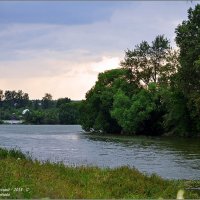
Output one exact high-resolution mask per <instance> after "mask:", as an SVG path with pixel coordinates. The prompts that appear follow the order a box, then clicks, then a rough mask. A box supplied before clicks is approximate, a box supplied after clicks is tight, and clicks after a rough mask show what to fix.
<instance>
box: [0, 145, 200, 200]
mask: <svg viewBox="0 0 200 200" xmlns="http://www.w3.org/2000/svg"><path fill="white" fill-rule="evenodd" d="M192 184H193V185H194V181H183V180H179V181H175V180H164V179H162V178H161V177H159V176H157V175H155V174H153V175H151V176H148V175H145V174H142V173H140V172H139V171H138V170H136V169H134V168H130V167H120V168H115V169H109V168H103V169H100V168H98V167H83V166H82V167H69V166H65V165H64V164H62V163H57V164H56V163H50V162H45V163H41V162H39V161H37V160H31V159H30V157H27V156H26V155H24V154H23V153H21V152H20V151H19V150H16V149H15V150H5V149H0V188H10V191H9V194H10V196H9V198H47V197H48V198H54V199H62V198H65V199H83V198H84V199H102V198H104V199H111V198H118V199H119V198H126V199H140V198H142V199H152V198H153V199H155V198H156V199H158V198H167V199H172V198H173V199H174V198H176V195H177V191H178V190H179V189H183V190H185V189H186V187H187V188H188V187H190V186H191V185H192ZM195 184H196V186H198V185H200V181H195ZM0 194H1V191H0ZM184 195H185V198H190V199H195V198H196V199H199V198H200V194H199V192H198V191H197V190H194V191H193V190H185V194H184ZM0 198H4V197H0ZM5 198H8V197H5Z"/></svg>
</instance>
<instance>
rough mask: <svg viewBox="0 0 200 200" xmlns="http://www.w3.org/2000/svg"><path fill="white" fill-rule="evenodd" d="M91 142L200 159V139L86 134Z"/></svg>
mask: <svg viewBox="0 0 200 200" xmlns="http://www.w3.org/2000/svg"><path fill="white" fill-rule="evenodd" d="M84 136H85V138H87V139H89V140H91V141H99V142H108V143H112V144H115V145H117V146H118V145H120V146H123V147H127V148H137V147H140V148H145V149H146V148H150V149H151V150H155V151H156V152H157V151H162V152H165V151H169V152H171V153H173V154H177V155H180V156H183V158H184V159H200V138H180V137H179V138H178V137H177V138H176V137H146V136H136V137H133V136H118V135H117V136H116V135H107V134H102V135H100V134H85V135H84Z"/></svg>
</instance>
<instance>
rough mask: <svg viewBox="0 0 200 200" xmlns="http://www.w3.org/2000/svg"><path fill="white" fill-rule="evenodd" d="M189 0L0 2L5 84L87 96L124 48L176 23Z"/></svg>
mask: <svg viewBox="0 0 200 200" xmlns="http://www.w3.org/2000/svg"><path fill="white" fill-rule="evenodd" d="M194 5H195V3H194V2H190V1H141V2H139V1H125V2H124V1H108V2H106V1H94V2H91V1H81V2H80V1H75V2H70V1H57V2H56V1H36V2H32V1H27V2H25V1H21V2H20V1H10V2H9V1H8V2H6V1H0V44H1V45H0V89H3V90H6V89H9V90H18V89H22V90H23V91H24V92H28V93H29V96H30V98H31V99H36V98H41V97H43V96H44V93H46V92H48V93H51V94H52V95H53V98H54V99H57V98H60V97H70V98H71V99H74V100H75V99H76V100H78V99H84V97H85V93H86V92H87V91H88V90H89V89H90V88H91V87H92V86H93V85H94V84H95V81H96V80H97V75H98V73H99V72H102V71H104V70H106V69H112V68H116V67H119V62H120V60H122V59H123V57H124V51H125V50H126V49H127V48H129V49H133V48H134V46H135V45H136V44H138V43H140V42H141V41H142V40H147V41H149V42H150V41H152V40H153V39H154V38H155V36H156V35H158V34H165V36H166V37H168V38H169V39H170V41H171V44H172V45H173V46H174V45H175V42H174V38H175V33H174V30H175V28H176V26H177V25H178V24H179V23H181V22H182V21H183V20H185V19H187V10H188V8H189V7H194Z"/></svg>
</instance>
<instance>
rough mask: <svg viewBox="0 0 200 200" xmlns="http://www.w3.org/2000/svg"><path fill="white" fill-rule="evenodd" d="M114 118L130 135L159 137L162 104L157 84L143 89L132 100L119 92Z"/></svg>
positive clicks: (114, 104) (115, 100)
mask: <svg viewBox="0 0 200 200" xmlns="http://www.w3.org/2000/svg"><path fill="white" fill-rule="evenodd" d="M111 113H112V116H113V117H114V118H116V119H117V121H118V122H119V124H120V125H121V126H122V127H123V132H125V133H129V134H146V135H159V134H161V133H162V126H161V124H162V115H163V111H162V104H161V102H160V95H159V91H157V88H156V85H155V84H150V85H149V87H148V89H141V90H140V91H139V92H138V93H137V94H135V95H133V96H132V97H131V98H128V96H126V95H124V94H123V92H122V91H119V92H118V93H117V94H116V95H115V98H114V103H113V110H112V112H111Z"/></svg>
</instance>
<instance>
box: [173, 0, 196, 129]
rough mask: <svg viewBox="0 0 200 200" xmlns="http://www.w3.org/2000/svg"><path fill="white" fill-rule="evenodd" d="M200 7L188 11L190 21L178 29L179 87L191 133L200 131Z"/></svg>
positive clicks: (183, 23)
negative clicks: (183, 98)
mask: <svg viewBox="0 0 200 200" xmlns="http://www.w3.org/2000/svg"><path fill="white" fill-rule="evenodd" d="M199 19H200V5H199V4H198V5H196V6H195V8H194V9H192V8H190V9H189V10H188V20H185V21H183V22H182V24H180V25H179V26H178V27H177V28H176V34H177V35H176V43H177V45H178V47H179V48H180V65H181V66H180V68H179V70H178V76H179V79H178V80H179V87H180V90H181V91H183V93H184V97H185V98H186V100H187V109H188V110H189V112H190V118H191V121H190V122H189V123H190V124H192V127H191V131H193V132H197V131H200V122H199V118H200V20H199Z"/></svg>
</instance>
